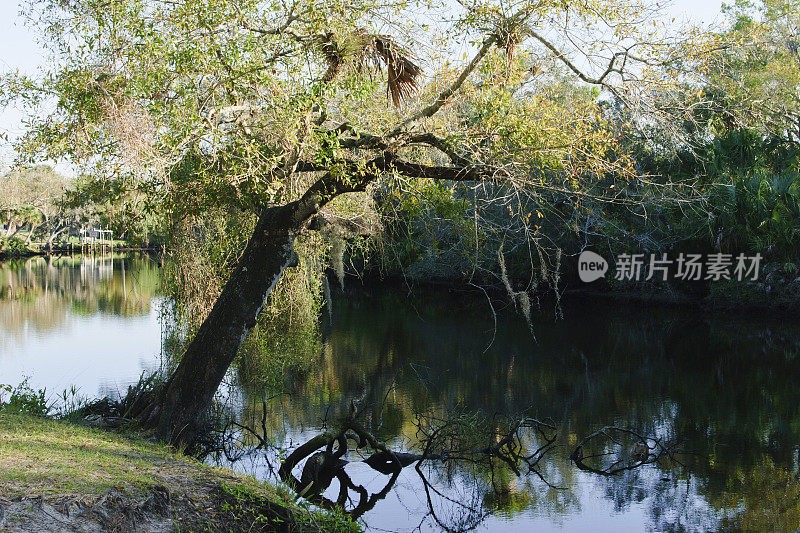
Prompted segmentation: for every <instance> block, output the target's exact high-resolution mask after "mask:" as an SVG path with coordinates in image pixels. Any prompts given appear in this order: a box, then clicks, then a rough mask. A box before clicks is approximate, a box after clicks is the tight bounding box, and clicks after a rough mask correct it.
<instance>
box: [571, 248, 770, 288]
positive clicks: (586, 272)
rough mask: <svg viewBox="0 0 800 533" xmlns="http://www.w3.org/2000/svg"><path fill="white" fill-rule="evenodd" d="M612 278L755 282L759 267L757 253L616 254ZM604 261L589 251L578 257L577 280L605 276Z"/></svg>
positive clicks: (759, 261) (589, 281)
mask: <svg viewBox="0 0 800 533" xmlns="http://www.w3.org/2000/svg"><path fill="white" fill-rule="evenodd" d="M615 266H616V272H615V273H614V279H616V280H619V281H650V280H654V279H655V280H661V281H667V279H668V278H669V276H670V274H672V278H673V279H679V280H684V281H701V280H709V281H720V280H737V281H745V280H751V281H756V280H757V279H758V274H759V270H760V268H761V254H758V253H757V254H755V255H753V256H748V255H745V254H739V255H736V256H734V255H733V254H723V253H714V254H705V255H703V254H684V253H680V254H678V256H677V257H676V258H674V259H673V258H670V257H669V256H668V254H665V253H662V254H620V255H619V256H617V260H616V262H615ZM607 271H608V262H607V261H606V260H605V259H603V257H601V256H600V255H598V254H596V253H594V252H591V251H589V250H586V251H584V252H583V253H581V255H580V257H579V258H578V275H579V277H580V279H581V281H584V282H586V283H591V282H592V281H595V280H597V279H600V278H602V277H605V273H606V272H607Z"/></svg>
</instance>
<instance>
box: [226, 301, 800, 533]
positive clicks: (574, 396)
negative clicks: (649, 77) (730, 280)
mask: <svg viewBox="0 0 800 533" xmlns="http://www.w3.org/2000/svg"><path fill="white" fill-rule="evenodd" d="M472 305H473V301H472V300H471V299H459V298H446V297H443V296H442V295H441V294H437V295H434V296H432V297H424V298H419V299H417V300H414V299H411V300H409V299H406V298H396V297H392V296H390V295H387V294H382V295H381V294H374V295H361V296H354V295H348V296H347V297H345V298H337V299H335V302H334V306H335V313H334V325H333V327H332V329H331V330H330V331H328V332H327V333H326V337H325V341H324V349H323V352H322V353H321V354H320V356H319V359H318V361H317V366H316V368H315V370H314V371H312V372H311V373H310V375H309V376H308V378H307V379H306V380H304V381H300V382H297V383H295V386H294V389H293V390H291V391H290V392H291V394H290V395H288V396H281V397H278V398H274V399H272V400H270V401H269V402H267V403H266V404H264V403H263V402H262V400H263V397H264V394H267V393H265V391H264V390H263V389H262V388H261V387H259V386H258V385H257V384H255V383H251V384H249V385H245V386H244V387H243V390H242V394H243V398H242V405H243V406H244V413H243V417H242V418H243V419H244V420H250V419H252V420H258V421H259V425H260V424H261V421H262V417H263V422H264V424H263V426H264V429H265V430H266V431H265V432H266V435H267V439H268V440H269V441H271V442H276V443H278V444H279V445H282V446H286V447H288V448H292V446H297V445H298V444H300V443H302V442H305V441H307V440H308V439H310V438H312V437H314V436H315V435H316V434H318V431H315V428H319V427H320V426H321V425H322V421H324V420H328V421H331V420H335V419H336V416H341V415H344V414H346V413H347V410H348V409H349V407H350V405H351V403H352V401H353V400H354V399H357V400H358V401H360V402H362V403H364V404H365V405H371V406H378V407H376V408H374V409H372V410H371V412H369V413H366V414H365V424H366V425H367V426H368V427H369V429H370V430H371V431H373V432H374V434H375V435H376V436H378V437H379V438H380V439H381V440H382V441H384V442H386V443H388V444H389V445H390V446H392V448H393V449H397V450H405V451H416V452H418V453H419V452H420V451H421V447H422V446H423V443H422V442H421V439H420V423H419V420H420V419H419V415H420V413H424V414H426V415H430V414H435V415H436V416H439V417H441V418H444V417H445V416H452V414H454V413H459V414H467V413H482V414H483V416H484V417H486V418H487V419H491V418H492V417H493V416H496V415H497V414H502V415H503V416H505V417H508V418H513V417H515V416H516V417H522V416H528V417H535V418H537V419H539V420H551V421H553V423H554V424H555V425H556V426H557V427H558V435H559V437H558V442H557V450H556V451H555V452H554V453H551V454H548V455H547V457H546V459H545V460H543V461H542V463H541V464H540V473H541V474H542V476H543V477H544V480H542V479H540V478H539V477H538V475H534V474H525V473H524V472H523V474H522V475H521V476H517V475H514V473H513V472H511V471H510V470H509V469H508V468H506V469H504V468H493V469H490V470H486V469H483V470H481V469H476V468H473V466H472V465H470V466H463V465H461V466H458V467H456V466H453V465H448V466H442V465H436V464H430V465H427V466H426V469H427V470H426V472H427V477H428V479H429V481H430V482H431V484H432V485H433V486H434V487H436V488H437V489H438V490H440V491H442V495H441V496H436V497H435V498H434V499H436V500H437V501H436V502H435V506H436V508H437V509H438V512H439V514H442V515H445V516H447V519H446V520H443V521H444V522H445V525H446V526H447V527H454V528H455V526H456V525H458V524H459V523H461V522H460V521H464V523H465V524H470V520H473V519H474V518H475V516H478V515H480V516H481V520H480V521H479V523H480V525H479V528H484V529H488V530H491V531H496V530H502V529H503V528H507V529H509V530H514V529H517V530H518V528H536V530H548V529H559V528H561V527H565V528H568V529H569V530H580V529H581V528H586V529H587V530H592V531H598V530H604V529H607V530H616V531H619V530H630V531H638V530H643V529H656V530H661V531H665V530H666V531H671V530H697V531H707V530H715V529H739V528H743V529H747V530H774V531H794V530H795V529H797V528H798V525H800V522H799V521H800V507H799V506H798V505H799V504H798V499H797V496H798V490H800V484H798V481H797V472H798V455H799V454H800V452H799V451H798V442H800V439H799V438H798V437H800V417H799V416H798V414H799V413H798V409H799V408H798V405H800V390H798V388H797V386H796V384H797V382H798V378H800V364H798V360H797V356H798V355H799V354H800V327H798V325H797V324H788V323H786V321H777V320H776V321H769V320H763V319H758V320H756V319H753V318H752V317H750V318H740V319H736V318H730V317H728V318H726V317H717V318H712V317H709V316H703V315H701V314H696V313H691V312H687V311H686V310H677V311H676V310H669V309H653V308H637V307H630V308H625V307H620V306H604V305H599V304H597V303H596V302H594V303H591V304H584V305H571V306H569V307H568V308H567V309H566V320H564V321H549V320H542V321H540V322H539V323H537V324H535V330H536V334H537V338H538V343H535V342H534V341H533V339H532V338H531V335H530V333H529V331H528V329H527V326H526V324H524V323H522V322H520V321H519V320H517V319H515V318H514V317H513V316H507V317H504V318H503V320H500V321H499V326H498V327H499V329H498V331H497V333H496V335H495V341H494V343H493V344H492V345H491V346H490V348H489V349H488V350H486V351H485V352H484V350H485V348H486V345H487V343H488V342H489V340H490V339H491V338H492V335H493V332H492V327H493V321H492V319H491V316H490V314H489V313H488V311H487V310H486V309H483V308H481V307H480V306H478V307H477V308H474V307H472ZM246 377H247V376H240V378H241V379H242V381H244V382H246V381H247V380H246ZM264 406H266V413H262V409H263V408H264ZM603 426H616V427H621V428H630V429H632V430H634V431H636V432H637V433H639V434H641V435H646V436H648V437H651V438H657V439H661V440H662V441H663V442H672V441H674V442H680V443H681V449H682V450H683V452H685V453H683V454H682V455H680V456H679V457H678V459H679V461H678V462H672V461H668V462H663V461H659V462H658V463H657V464H654V465H644V466H642V467H641V468H636V469H634V470H630V471H625V472H621V473H620V474H619V475H616V476H612V477H604V476H598V475H596V474H593V473H591V472H584V471H580V470H579V469H577V468H576V465H575V462H574V461H572V460H570V457H569V455H570V453H571V452H572V451H573V450H574V449H575V447H576V446H577V444H578V443H579V442H580V441H581V440H582V439H584V438H585V437H587V436H588V435H590V434H592V433H593V432H595V431H596V430H598V429H600V428H601V427H603ZM529 438H531V437H529ZM651 442H652V441H651ZM528 445H529V446H531V447H534V446H536V445H537V442H536V441H535V440H530V442H529V443H528ZM630 446H631V447H630V448H629V450H634V448H633V446H634V445H633V444H631V445H630ZM612 448H614V445H613V444H606V448H604V449H606V450H609V449H612ZM615 453H616V452H615ZM629 453H630V452H629ZM268 458H269V457H268ZM345 458H346V459H347V460H349V461H350V463H349V464H348V465H347V466H345V470H346V471H347V472H348V474H350V477H352V478H353V480H354V482H356V483H359V484H362V485H364V486H365V487H367V488H369V489H370V490H371V491H372V492H379V491H380V490H381V489H382V487H383V484H385V482H386V480H387V479H388V478H385V477H383V476H380V475H376V474H375V472H374V471H371V470H370V469H369V468H367V467H365V466H364V465H363V463H359V462H358V461H362V460H363V459H364V458H365V456H364V454H363V453H362V452H355V451H352V450H351V451H349V452H348V454H347V456H345ZM501 466H502V465H501ZM247 469H249V470H251V471H252V470H257V471H261V472H262V474H264V475H266V471H267V468H266V466H265V465H264V464H260V463H259V459H256V458H251V463H250V464H249V465H248V467H247ZM408 470H409V469H405V470H403V472H402V473H401V474H400V475H399V476H398V477H397V480H396V483H395V488H394V489H393V491H392V493H391V494H389V495H387V496H386V498H385V499H383V500H381V501H380V502H377V503H376V505H375V507H374V509H372V510H371V511H369V512H367V513H366V514H365V515H364V519H365V521H366V523H367V524H368V525H369V526H371V527H374V528H385V529H390V530H397V529H405V530H412V529H414V528H415V527H417V526H418V525H419V524H420V523H421V524H422V528H423V529H426V528H430V529H438V528H440V527H441V525H442V524H438V523H437V521H436V520H434V519H432V518H431V517H430V510H429V506H428V505H427V502H426V500H427V498H426V497H425V490H424V489H425V485H424V482H423V481H422V480H420V479H419V476H418V475H416V474H415V473H414V472H413V471H408ZM770 480H771V481H770ZM561 487H563V490H562V489H561ZM338 490H339V487H338V485H337V482H336V481H335V480H334V481H333V484H332V486H331V488H330V489H328V491H326V492H325V494H324V495H325V496H327V497H328V498H329V499H331V500H334V501H335V500H336V499H337V498H338V496H339V493H338ZM450 500H452V501H450ZM453 502H461V503H463V502H468V503H467V504H465V505H466V506H467V507H469V508H470V509H477V511H476V512H474V513H466V514H465V513H464V511H463V508H460V507H459V505H456V504H455V503H453ZM484 513H489V516H486V517H483V514H484ZM467 515H469V516H467Z"/></svg>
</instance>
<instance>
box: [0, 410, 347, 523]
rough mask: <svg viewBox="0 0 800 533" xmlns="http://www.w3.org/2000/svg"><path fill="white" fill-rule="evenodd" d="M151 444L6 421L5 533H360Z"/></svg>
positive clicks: (275, 491)
mask: <svg viewBox="0 0 800 533" xmlns="http://www.w3.org/2000/svg"><path fill="white" fill-rule="evenodd" d="M358 530H359V528H358V527H357V526H356V525H355V524H353V523H352V522H349V521H347V520H345V519H343V518H340V517H336V516H333V515H330V514H326V513H322V512H319V511H316V510H312V509H308V508H304V507H300V506H299V505H298V504H296V503H295V502H294V495H293V494H292V493H291V492H290V491H289V490H288V489H285V488H283V487H274V486H271V485H267V484H264V483H261V482H258V481H256V480H255V479H253V478H250V477H246V476H239V475H236V474H233V473H231V472H229V471H226V470H223V469H219V468H214V467H211V466H209V465H206V464H203V463H200V462H198V461H196V460H194V459H191V458H188V457H186V456H183V455H181V454H178V453H176V452H175V451H173V450H171V449H170V448H168V447H166V446H162V445H158V444H153V443H149V442H144V441H139V440H133V439H129V438H127V437H124V436H121V435H118V434H115V433H110V432H107V431H101V430H98V429H93V428H88V427H84V426H79V425H75V424H70V423H66V422H63V421H57V420H52V419H47V418H40V417H34V416H29V415H19V414H9V413H0V531H3V532H21V531H89V532H92V531H97V532H100V531H118V532H133V531H136V532H161V531H231V532H235V531H308V532H317V531H358Z"/></svg>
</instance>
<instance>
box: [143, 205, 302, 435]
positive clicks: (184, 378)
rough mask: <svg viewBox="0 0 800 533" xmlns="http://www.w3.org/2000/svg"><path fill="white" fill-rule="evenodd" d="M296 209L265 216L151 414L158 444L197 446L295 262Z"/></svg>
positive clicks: (277, 209) (274, 209) (268, 211)
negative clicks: (244, 347) (240, 355)
mask: <svg viewBox="0 0 800 533" xmlns="http://www.w3.org/2000/svg"><path fill="white" fill-rule="evenodd" d="M296 214H297V213H296V205H295V204H289V205H285V206H279V207H268V208H265V209H263V210H262V212H261V214H260V216H259V219H258V223H257V224H256V228H255V230H254V232H253V235H252V236H251V237H250V240H249V241H248V243H247V247H246V248H245V251H244V253H243V254H242V257H241V258H240V260H239V262H238V263H237V265H236V267H235V268H234V270H233V272H232V273H231V276H230V279H229V280H228V282H227V283H226V284H225V287H224V288H223V290H222V293H221V294H220V296H219V298H218V299H217V301H216V302H215V303H214V307H213V308H212V309H211V312H210V313H209V315H208V317H207V318H206V319H205V321H204V322H203V324H202V325H201V326H200V329H199V330H198V332H197V335H196V336H195V338H194V339H193V340H192V342H191V343H190V344H189V347H188V348H187V350H186V353H184V355H183V357H182V359H181V361H180V363H179V364H178V367H177V369H176V370H175V372H174V373H173V374H172V376H170V378H169V380H168V381H167V383H166V385H165V388H164V390H163V392H162V394H161V395H160V397H159V401H158V403H157V404H156V405H155V407H154V410H153V411H151V413H150V414H149V420H150V421H151V423H153V422H154V423H155V426H156V433H157V436H158V438H160V439H162V440H164V441H167V442H171V443H173V444H180V445H191V444H192V443H193V442H194V440H195V438H196V436H197V433H198V430H199V429H200V423H201V422H202V420H203V417H204V415H205V414H206V413H207V412H208V410H209V408H210V407H211V402H212V399H213V397H214V393H215V392H216V390H217V388H218V387H219V384H220V383H221V382H222V379H223V378H224V377H225V373H226V372H227V370H228V367H229V366H230V364H231V363H232V362H233V359H234V357H236V353H237V352H238V351H239V347H240V346H241V344H242V342H243V341H244V338H245V337H246V336H247V333H248V332H249V331H250V330H251V329H252V328H253V326H255V324H256V319H257V317H258V314H259V313H260V312H261V309H262V308H263V307H264V303H265V301H266V299H267V297H268V296H269V294H270V292H271V291H272V289H273V287H275V284H276V283H277V282H278V280H279V279H280V277H281V275H282V274H283V271H284V269H285V268H286V267H287V266H289V264H290V263H291V261H292V260H293V258H294V249H293V245H294V239H295V236H296V234H297V232H298V231H299V229H300V228H299V227H298V220H297V217H296V216H295V215H296Z"/></svg>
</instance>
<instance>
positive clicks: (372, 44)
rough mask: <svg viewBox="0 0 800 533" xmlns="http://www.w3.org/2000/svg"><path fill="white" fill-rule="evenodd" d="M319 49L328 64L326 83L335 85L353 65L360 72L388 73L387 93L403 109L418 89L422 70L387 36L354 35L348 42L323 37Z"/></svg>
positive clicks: (325, 75) (350, 36) (331, 36)
mask: <svg viewBox="0 0 800 533" xmlns="http://www.w3.org/2000/svg"><path fill="white" fill-rule="evenodd" d="M317 46H318V48H319V50H320V51H321V52H322V55H323V57H324V58H325V61H326V62H327V64H328V70H327V71H326V72H325V74H324V75H323V81H332V80H333V79H334V78H336V76H338V75H339V73H340V72H341V71H342V69H343V68H344V67H345V65H347V64H348V63H350V64H351V65H353V66H355V68H357V69H359V70H360V69H363V68H364V67H367V68H372V69H375V70H379V69H381V67H382V66H385V67H386V70H387V83H386V93H387V95H388V96H390V97H391V99H392V103H393V104H394V105H395V106H399V105H400V104H401V103H402V102H403V101H404V100H406V99H408V98H409V97H410V96H411V95H412V94H413V93H414V92H415V91H416V90H417V89H418V88H419V85H418V80H419V77H420V76H421V75H422V69H421V68H420V67H419V66H418V65H417V64H416V63H415V61H414V59H413V57H412V56H411V54H410V53H408V52H407V51H406V50H405V49H403V47H401V46H400V45H399V44H397V42H396V41H395V40H394V39H392V38H391V37H389V36H387V35H374V34H370V33H368V32H366V31H364V30H358V31H355V32H353V33H352V34H351V35H349V36H348V37H347V39H346V40H345V41H344V42H338V41H337V40H336V39H335V38H334V36H333V34H331V33H327V34H324V35H321V36H319V38H318V40H317Z"/></svg>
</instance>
